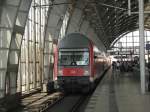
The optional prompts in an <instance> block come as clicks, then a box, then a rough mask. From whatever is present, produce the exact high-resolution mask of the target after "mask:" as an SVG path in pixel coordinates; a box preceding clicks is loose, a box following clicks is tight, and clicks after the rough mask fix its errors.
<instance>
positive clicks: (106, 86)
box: [84, 69, 150, 112]
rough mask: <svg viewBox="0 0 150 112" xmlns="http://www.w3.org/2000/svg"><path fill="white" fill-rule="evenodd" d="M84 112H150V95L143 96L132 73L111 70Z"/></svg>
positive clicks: (137, 79)
mask: <svg viewBox="0 0 150 112" xmlns="http://www.w3.org/2000/svg"><path fill="white" fill-rule="evenodd" d="M84 112H150V93H146V94H142V93H141V90H140V79H139V78H137V77H136V76H135V75H134V74H133V73H132V72H128V73H127V72H126V73H121V72H120V71H112V69H109V70H108V71H107V73H106V74H105V76H104V78H103V79H102V81H101V82H100V84H99V85H98V87H97V88H96V90H95V92H94V94H93V95H92V97H91V99H90V100H89V102H88V104H87V106H86V109H85V111H84Z"/></svg>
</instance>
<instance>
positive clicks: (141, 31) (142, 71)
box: [139, 0, 145, 94]
mask: <svg viewBox="0 0 150 112" xmlns="http://www.w3.org/2000/svg"><path fill="white" fill-rule="evenodd" d="M143 7H144V4H143V0H139V36H140V75H141V92H142V93H143V94H144V93H145V48H144V47H145V38H144V9H143Z"/></svg>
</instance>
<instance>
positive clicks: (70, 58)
mask: <svg viewBox="0 0 150 112" xmlns="http://www.w3.org/2000/svg"><path fill="white" fill-rule="evenodd" d="M58 64H59V66H65V65H66V66H76V65H81V66H86V65H89V52H88V51H60V52H59V60H58Z"/></svg>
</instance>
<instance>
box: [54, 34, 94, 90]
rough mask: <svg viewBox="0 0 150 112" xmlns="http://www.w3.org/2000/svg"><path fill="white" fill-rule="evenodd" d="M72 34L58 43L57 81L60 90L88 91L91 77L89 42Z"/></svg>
mask: <svg viewBox="0 0 150 112" xmlns="http://www.w3.org/2000/svg"><path fill="white" fill-rule="evenodd" d="M81 36H82V35H77V34H73V35H70V36H69V37H66V38H65V39H63V40H62V41H60V43H59V49H58V73H57V81H58V85H59V87H60V89H63V90H65V91H78V90H79V91H80V90H84V88H85V89H87V91H88V89H89V87H90V77H91V66H90V65H91V64H90V61H91V60H90V56H91V54H90V53H91V52H90V48H89V40H88V39H86V38H83V37H81Z"/></svg>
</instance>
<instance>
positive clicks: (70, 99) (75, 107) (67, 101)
mask: <svg viewBox="0 0 150 112" xmlns="http://www.w3.org/2000/svg"><path fill="white" fill-rule="evenodd" d="M88 97H89V95H68V96H65V97H64V98H63V99H62V100H60V101H59V102H57V104H55V105H53V106H52V107H49V109H47V110H46V111H45V112H78V111H79V110H80V107H81V106H82V104H84V101H85V100H86V99H87V98H88Z"/></svg>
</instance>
